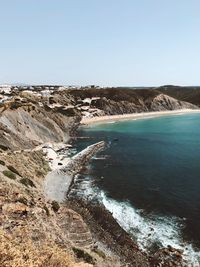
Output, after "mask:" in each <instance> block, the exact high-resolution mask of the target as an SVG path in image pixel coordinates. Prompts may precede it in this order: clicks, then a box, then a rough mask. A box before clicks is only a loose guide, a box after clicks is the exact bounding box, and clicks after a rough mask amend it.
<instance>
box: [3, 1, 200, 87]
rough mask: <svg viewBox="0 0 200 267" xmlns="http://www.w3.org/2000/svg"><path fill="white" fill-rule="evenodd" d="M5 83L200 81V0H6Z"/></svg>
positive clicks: (100, 83) (143, 83) (4, 10)
mask: <svg viewBox="0 0 200 267" xmlns="http://www.w3.org/2000/svg"><path fill="white" fill-rule="evenodd" d="M0 12H1V15H0V83H1V84H2V83H9V84H10V83H12V84H13V83H25V84H62V85H90V84H95V85H100V86H160V85H164V84H179V85H200V15H199V14H200V1H199V0H0Z"/></svg>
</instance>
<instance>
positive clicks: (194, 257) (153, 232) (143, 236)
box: [71, 175, 200, 267]
mask: <svg viewBox="0 0 200 267" xmlns="http://www.w3.org/2000/svg"><path fill="white" fill-rule="evenodd" d="M77 183H78V186H77V187H76V188H75V190H72V191H71V194H73V195H74V194H75V195H76V197H80V198H82V199H85V200H87V201H91V202H93V201H95V202H96V201H97V200H98V202H99V203H101V204H103V205H104V206H105V208H106V209H107V210H108V211H110V212H111V213H112V216H113V218H114V219H115V220H116V221H117V222H118V223H119V225H120V226H121V227H122V228H123V229H124V230H125V231H126V232H128V233H129V234H130V235H131V236H132V237H133V239H134V240H136V242H137V244H138V246H139V247H140V249H142V250H144V251H150V250H151V248H152V246H154V245H155V244H156V245H157V246H158V247H167V246H168V245H170V246H172V247H174V248H176V249H181V250H183V251H184V253H183V257H184V259H185V260H186V261H187V267H199V266H200V251H196V250H195V249H194V247H193V246H192V244H189V243H186V242H184V241H183V240H182V238H181V228H182V226H183V223H184V219H179V218H177V217H164V216H157V215H151V216H149V215H148V216H145V215H144V214H143V211H142V210H139V209H135V208H134V207H133V206H132V205H131V204H130V203H128V202H120V201H117V200H114V199H112V198H110V197H108V196H107V195H106V193H105V192H104V191H102V190H100V189H99V188H97V187H96V186H95V184H94V183H93V180H92V178H91V177H90V176H81V175H77V176H76V178H75V184H77Z"/></svg>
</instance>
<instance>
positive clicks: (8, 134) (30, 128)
mask: <svg viewBox="0 0 200 267" xmlns="http://www.w3.org/2000/svg"><path fill="white" fill-rule="evenodd" d="M47 100H48V99H46V98H42V97H36V96H32V95H27V96H26V97H24V98H20V97H18V98H16V97H14V98H13V99H12V100H11V101H8V102H6V103H4V104H3V105H2V107H1V108H0V145H3V146H6V147H8V148H9V149H12V150H16V149H19V148H20V149H27V148H33V147H35V146H37V145H39V144H42V143H44V142H48V141H53V142H67V141H68V140H69V138H70V135H71V133H72V132H73V130H74V128H76V127H77V125H78V122H79V121H80V114H79V113H78V111H77V110H76V109H75V108H73V110H72V109H68V108H66V107H65V106H64V107H63V106H61V107H57V106H56V107H55V108H45V106H47ZM70 104H71V99H70V97H69V99H68V101H67V100H66V105H68V106H69V105H70Z"/></svg>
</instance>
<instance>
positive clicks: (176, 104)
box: [145, 94, 198, 111]
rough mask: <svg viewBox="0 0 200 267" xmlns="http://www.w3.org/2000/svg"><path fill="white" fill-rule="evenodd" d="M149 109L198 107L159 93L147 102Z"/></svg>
mask: <svg viewBox="0 0 200 267" xmlns="http://www.w3.org/2000/svg"><path fill="white" fill-rule="evenodd" d="M145 105H146V106H147V107H148V111H162V110H177V109H197V108H198V107H197V106H195V105H193V104H191V103H188V102H184V101H179V100H177V99H175V98H173V97H170V96H168V95H164V94H159V95H157V96H156V97H154V98H153V100H152V101H150V102H148V101H146V102H145Z"/></svg>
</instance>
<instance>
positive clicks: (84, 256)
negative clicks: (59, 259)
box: [72, 247, 95, 264]
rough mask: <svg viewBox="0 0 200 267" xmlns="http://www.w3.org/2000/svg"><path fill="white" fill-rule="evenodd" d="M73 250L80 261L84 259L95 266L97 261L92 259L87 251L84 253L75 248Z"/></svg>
mask: <svg viewBox="0 0 200 267" xmlns="http://www.w3.org/2000/svg"><path fill="white" fill-rule="evenodd" d="M72 249H73V252H74V254H75V255H76V257H77V258H78V259H83V260H84V261H85V262H87V263H90V264H95V261H94V259H93V258H92V256H91V255H90V254H89V253H87V252H86V251H84V250H82V249H80V248H75V247H73V248H72Z"/></svg>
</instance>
